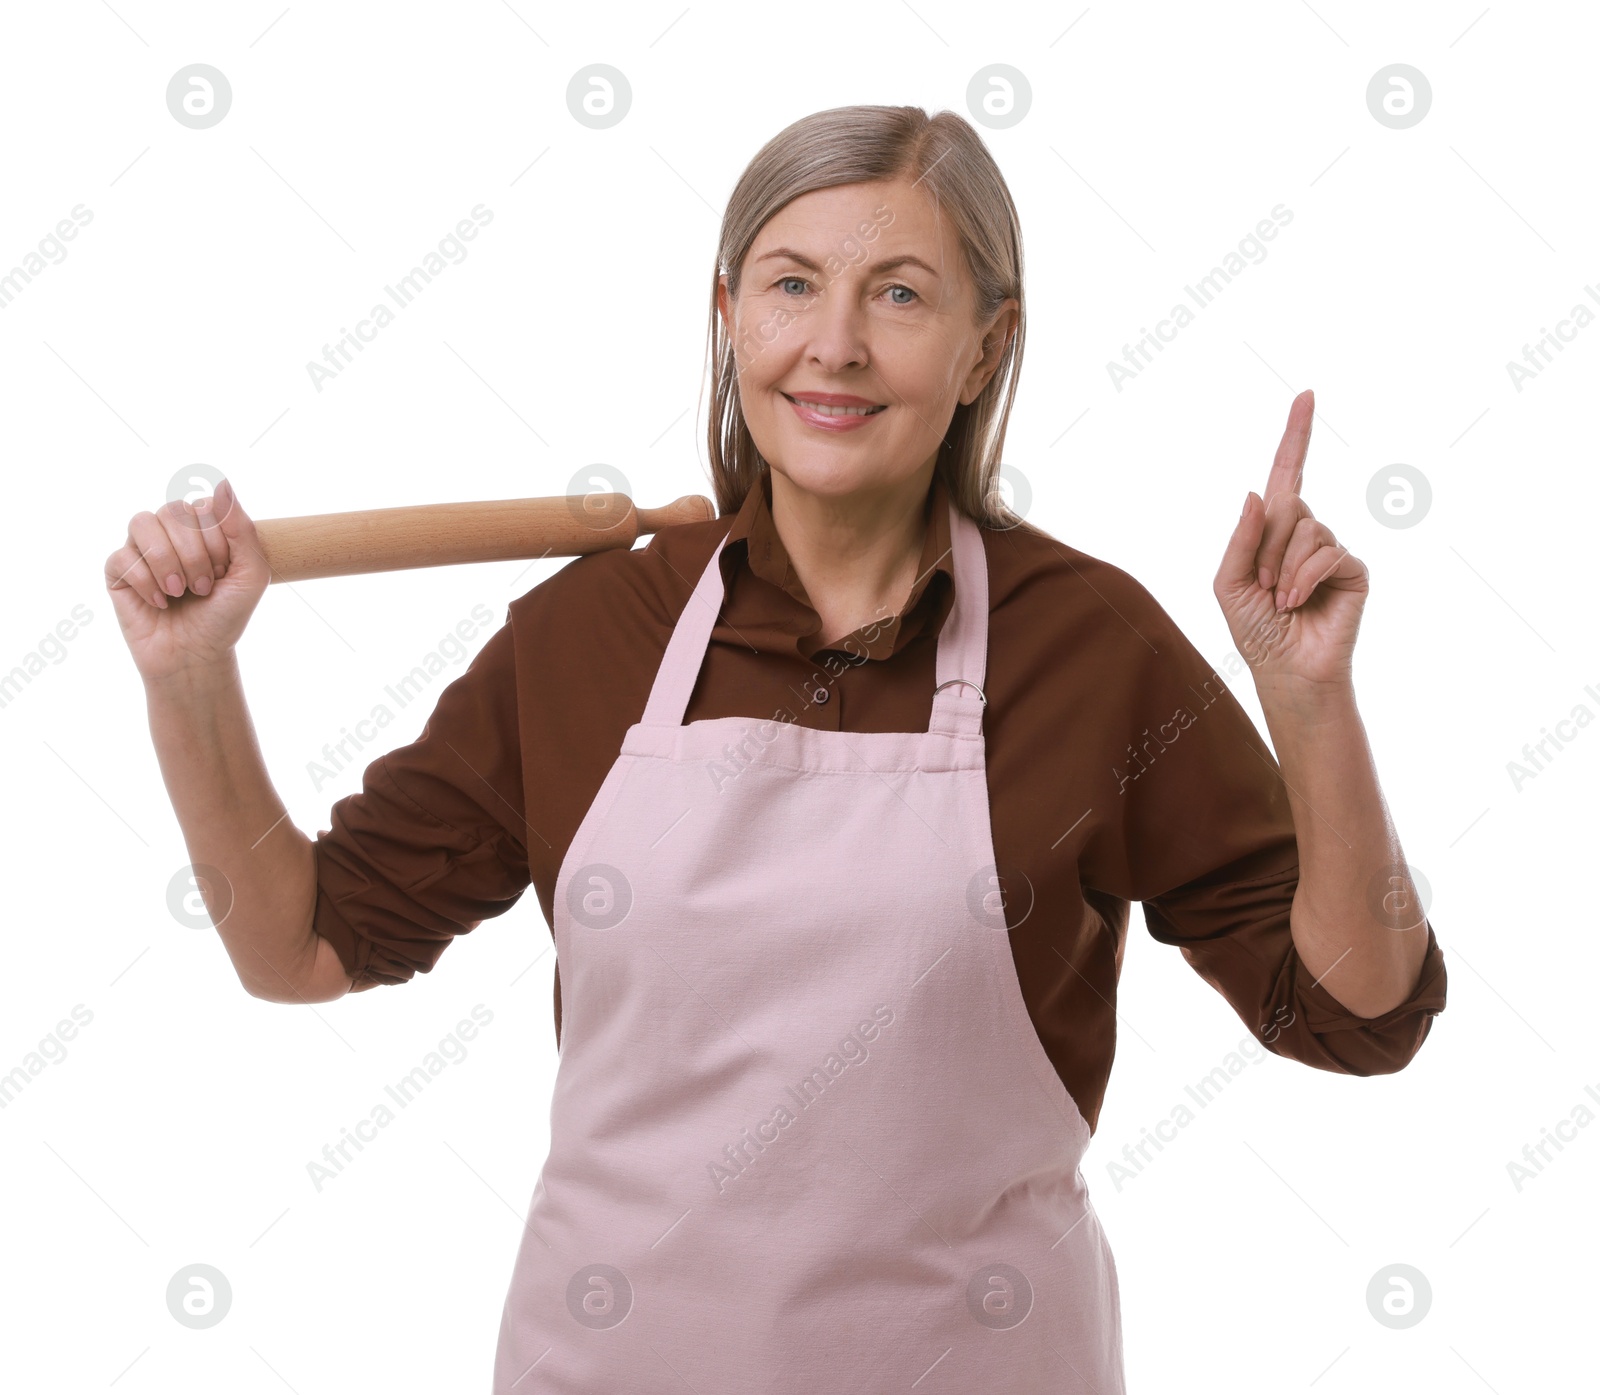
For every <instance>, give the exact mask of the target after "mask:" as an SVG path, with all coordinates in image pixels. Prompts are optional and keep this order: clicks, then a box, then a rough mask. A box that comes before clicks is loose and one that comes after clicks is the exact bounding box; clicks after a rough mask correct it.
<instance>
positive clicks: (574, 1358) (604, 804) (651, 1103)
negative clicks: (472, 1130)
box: [494, 504, 1123, 1395]
mask: <svg viewBox="0 0 1600 1395" xmlns="http://www.w3.org/2000/svg"><path fill="white" fill-rule="evenodd" d="M950 514H951V537H952V546H953V550H954V572H955V593H956V594H955V603H954V606H953V608H952V610H951V611H950V613H949V615H948V617H947V619H946V622H945V624H944V626H943V628H942V630H941V632H940V635H939V647H938V660H937V679H936V689H935V692H934V697H933V709H932V715H931V719H930V722H929V726H928V730H927V731H925V732H846V731H823V730H816V729H813V728H809V727H802V726H799V725H796V724H794V723H789V722H780V721H770V722H766V721H761V720H759V719H756V718H749V717H725V718H719V719H717V720H713V721H698V722H690V723H689V724H688V725H685V724H684V721H683V717H684V713H685V711H686V710H687V708H688V703H689V698H690V695H691V693H692V692H693V689H694V685H695V681H696V679H697V677H698V675H699V672H700V667H701V663H702V660H703V659H704V657H705V653H706V648H707V645H708V643H709V641H710V637H711V631H712V627H713V625H714V623H715V622H716V619H717V616H718V612H719V608H720V605H721V602H722V592H723V588H722V576H721V571H720V569H719V566H718V558H719V557H720V556H721V553H722V547H723V545H725V542H726V539H724V543H722V544H719V545H718V547H717V550H716V551H715V552H714V553H713V554H712V556H711V560H710V561H709V562H708V563H707V564H706V567H705V570H704V572H703V573H702V574H701V576H700V579H699V583H698V584H697V586H696V587H695V590H694V593H693V595H692V596H691V597H690V599H689V602H688V604H687V606H685V608H684V611H683V614H682V615H681V617H680V618H679V620H678V622H677V625H676V627H675V628H674V630H673V633H672V638H671V641H670V642H669V643H668V645H667V648H666V652H665V654H664V656H663V658H662V661H661V666H660V668H659V670H658V671H657V673H656V677H655V683H654V685H653V687H652V688H651V691H650V699H649V703H648V705H647V706H646V708H645V711H644V715H643V718H642V720H641V721H639V722H638V723H636V724H635V725H633V726H631V727H630V728H629V729H628V731H627V734H626V736H625V737H624V739H623V742H622V747H621V752H620V754H619V755H618V756H617V759H616V762H615V763H614V764H613V765H612V767H611V769H610V771H609V773H608V774H607V775H606V778H605V781H604V782H603V783H602V785H601V786H600V789H599V792H598V793H597V794H596V795H595V799H594V803H593V804H592V805H591V806H590V808H589V810H588V812H587V814H586V815H585V816H584V820H583V822H582V824H581V825H580V826H579V829H578V831H577V834H576V835H575V836H574V838H573V841H572V844H571V846H570V847H569V848H568V850H567V854H566V856H565V858H564V859H563V862H562V867H561V871H560V874H559V876H558V878H557V881H556V887H555V898H554V913H555V925H554V929H555V942H556V952H557V956H558V964H559V969H560V974H561V1002H562V1032H561V1047H560V1063H559V1066H558V1069H557V1072H556V1079H555V1086H554V1091H553V1094H552V1098H551V1106H550V1152H549V1156H548V1158H547V1159H546V1162H545V1165H544V1168H543V1170H542V1172H541V1175H540V1178H539V1182H538V1185H537V1186H536V1188H535V1189H534V1197H533V1203H532V1205H531V1206H530V1208H529V1211H528V1218H527V1222H526V1225H525V1229H524V1232H523V1237H522V1242H521V1245H520V1247H519V1250H518V1253H517V1259H516V1266H515V1269H514V1271H513V1273H512V1277H511V1284H510V1290H509V1292H508V1294H507V1297H506V1303H505V1309H504V1313H503V1316H502V1321H501V1325H500V1335H499V1345H498V1349H497V1352H496V1357H495V1368H494V1395H533V1392H535V1391H538V1392H556V1393H557V1395H618V1393H619V1392H623V1391H626V1392H628V1395H656V1393H657V1392H660V1395H735V1392H737V1395H757V1393H758V1392H772V1391H785V1392H787V1391H795V1392H806V1395H847V1393H848V1392H861V1395H889V1392H905V1391H912V1390H913V1389H914V1390H915V1391H916V1392H917V1393H918V1395H970V1392H971V1391H974V1390H979V1389H1002V1390H1007V1391H1011V1392H1015V1395H1045V1392H1062V1393H1063V1395H1069V1393H1070V1395H1078V1393H1079V1392H1091V1391H1092V1392H1095V1395H1122V1392H1123V1374H1122V1329H1121V1318H1120V1309H1119V1297H1118V1288H1117V1274H1116V1267H1115V1264H1114V1262H1113V1260H1112V1257H1111V1251H1110V1247H1109V1246H1108V1245H1107V1243H1106V1238H1105V1235H1104V1232H1103V1231H1102V1230H1101V1228H1100V1223H1099V1218H1098V1217H1097V1216H1096V1215H1095V1212H1094V1209H1093V1207H1092V1206H1091V1205H1090V1202H1089V1196H1088V1191H1087V1188H1086V1187H1085V1184H1084V1180H1083V1175H1082V1173H1081V1172H1080V1170H1079V1163H1080V1161H1081V1159H1082V1157H1083V1154H1084V1150H1085V1148H1086V1147H1087V1146H1088V1142H1089V1129H1088V1125H1087V1124H1086V1123H1085V1122H1084V1119H1083V1116H1082V1114H1081V1113H1080V1112H1079V1110H1078V1108H1077V1105H1076V1104H1074V1102H1073V1100H1072V1098H1071V1096H1070V1095H1069V1093H1068V1092H1067V1090H1066V1088H1065V1086H1063V1084H1062V1083H1061V1079H1060V1077H1059V1076H1058V1075H1057V1073H1056V1071H1055V1068H1054V1066H1053V1065H1052V1064H1051V1062H1050V1059H1049V1057H1048V1056H1047V1055H1046V1053H1045V1050H1044V1047H1043V1045H1042V1044H1041V1043H1040V1041H1039V1038H1038V1034H1037V1032H1036V1031H1035V1029H1034V1026H1033V1023H1032V1021H1031V1020H1030V1019H1029V1017H1028V1012H1027V1008H1026V1006H1025V1004H1024V1002H1023V999H1022V992H1021V989H1020V987H1019V986H1018V983H1017V975H1016V967H1015V963H1014V961H1013V958H1012V951H1011V945H1010V941H1009V938H1008V934H1007V928H1006V924H1005V917H1004V908H1003V906H1002V904H1001V896H1000V891H999V881H998V878H997V875H996V867H995V857H994V844H993V839H992V836H991V832H990V823H989V798H988V789H987V785H986V781H985V768H984V740H983V730H982V725H983V708H984V704H985V699H984V696H983V693H982V684H983V680H984V669H985V663H986V659H987V645H988V624H989V619H988V617H989V594H988V593H989V586H988V571H987V561H986V558H985V556H984V548H983V539H982V536H981V534H980V532H979V529H978V526H977V525H976V524H975V523H974V522H973V521H972V520H971V519H969V518H967V517H966V515H964V514H962V513H960V512H959V510H957V509H956V508H955V507H954V505H953V504H952V506H951V510H950Z"/></svg>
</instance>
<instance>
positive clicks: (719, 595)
mask: <svg viewBox="0 0 1600 1395" xmlns="http://www.w3.org/2000/svg"><path fill="white" fill-rule="evenodd" d="M755 487H757V488H759V487H760V486H759V485H757V486H755ZM949 505H950V546H951V552H952V560H953V570H954V572H955V603H954V604H953V605H952V607H951V609H950V613H949V615H947V616H946V617H945V622H944V625H943V627H942V628H941V629H940V631H939V650H938V657H937V659H936V661H935V666H934V673H935V677H934V695H933V711H932V714H931V716H930V719H929V722H928V730H929V731H930V732H941V733H944V734H946V735H951V736H959V735H974V736H975V735H978V734H979V733H980V732H981V731H982V729H983V708H984V705H985V701H986V699H985V698H984V696H983V679H984V672H985V668H986V666H987V661H988V647H989V568H988V559H987V558H986V556H985V555H984V550H983V536H982V534H981V533H980V531H979V529H978V525H977V524H976V523H974V522H973V521H972V520H971V519H970V518H968V517H967V516H966V515H965V514H964V513H962V512H961V511H960V510H959V509H958V508H956V505H955V500H954V499H950V500H949ZM727 542H728V539H727V536H726V535H724V536H723V538H722V541H721V542H719V543H718V544H717V546H716V549H715V551H713V552H712V554H711V558H710V560H709V561H708V562H707V563H706V565H705V569H704V570H703V571H702V572H701V573H700V580H699V582H698V583H697V584H696V585H695V588H694V593H693V594H692V595H691V596H690V597H689V603H688V605H686V606H685V607H684V609H683V613H682V614H681V615H680V616H679V617H678V623H677V624H676V625H675V626H674V627H673V631H672V638H671V639H670V640H668V642H667V649H666V653H665V654H663V655H662V659H661V667H660V668H658V669H657V670H656V678H655V683H654V684H653V685H652V686H651V689H650V700H649V702H648V703H647V704H646V705H645V709H644V716H643V718H642V719H641V721H642V724H643V725H644V726H649V727H663V726H664V727H677V726H682V725H683V715H684V713H685V712H686V711H688V708H689V697H690V695H691V694H692V693H693V691H694V685H695V682H696V680H697V679H698V678H699V676H700V668H701V665H702V664H703V663H704V661H705V656H706V650H707V648H708V647H709V646H710V643H711V631H712V629H713V628H714V627H715V625H716V623H717V618H718V616H719V615H720V614H721V610H722V602H723V600H724V592H723V583H722V569H721V567H720V566H719V565H718V561H719V559H720V558H721V556H722V549H723V548H724V547H726V546H727Z"/></svg>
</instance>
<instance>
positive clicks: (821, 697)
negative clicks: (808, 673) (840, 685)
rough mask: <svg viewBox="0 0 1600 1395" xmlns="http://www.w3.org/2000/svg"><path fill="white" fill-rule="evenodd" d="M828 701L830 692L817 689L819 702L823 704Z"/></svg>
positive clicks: (824, 689)
mask: <svg viewBox="0 0 1600 1395" xmlns="http://www.w3.org/2000/svg"><path fill="white" fill-rule="evenodd" d="M827 700H828V690H827V689H826V688H818V689H817V701H818V702H819V703H821V702H826V701H827Z"/></svg>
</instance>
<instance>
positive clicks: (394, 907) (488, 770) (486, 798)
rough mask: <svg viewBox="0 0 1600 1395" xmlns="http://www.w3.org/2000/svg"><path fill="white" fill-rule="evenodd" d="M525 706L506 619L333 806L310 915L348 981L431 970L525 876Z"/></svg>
mask: <svg viewBox="0 0 1600 1395" xmlns="http://www.w3.org/2000/svg"><path fill="white" fill-rule="evenodd" d="M517 710H518V709H517V691H516V673H515V668H514V665H513V661H512V632H511V626H510V625H509V624H506V625H504V626H502V627H501V629H499V630H498V631H497V632H496V633H495V634H494V635H492V636H491V637H490V639H489V640H488V642H487V643H486V644H485V645H484V646H483V648H482V649H481V650H480V651H479V652H478V654H477V656H476V657H475V658H474V659H473V661H472V663H471V664H470V665H469V666H468V667H467V669H466V671H465V672H463V673H462V674H461V675H460V676H459V677H458V678H456V679H455V680H454V681H453V682H452V683H450V684H449V686H448V687H446V688H445V689H444V690H443V691H442V692H441V693H440V694H439V698H438V702H437V704H436V705H435V707H434V709H433V712H432V714H431V715H430V716H429V718H428V721H427V724H426V725H425V726H424V727H423V730H422V734H421V735H420V736H419V737H418V738H417V739H416V740H415V741H414V742H412V743H411V744H410V745H409V746H403V747H401V748H399V749H398V750H394V751H391V752H389V753H388V754H387V755H384V756H380V757H379V758H378V759H376V760H374V761H373V762H372V763H371V764H370V765H369V766H368V767H367V769H366V772H365V774H364V776H363V778H362V788H361V791H360V792H359V793H357V794H352V795H349V796H347V797H345V798H344V799H341V800H339V801H338V803H336V804H335V805H334V806H333V808H332V810H331V812H330V815H329V818H330V827H329V828H328V829H326V830H324V831H323V832H321V833H319V834H318V835H317V837H316V840H315V842H314V843H313V848H314V851H315V858H316V871H317V901H316V912H315V918H314V920H313V922H312V924H313V928H314V929H315V930H316V932H317V934H319V935H321V936H322V937H323V938H324V939H326V940H327V941H328V942H329V943H330V944H332V945H333V947H334V950H335V951H336V952H337V954H338V955H339V959H340V962H341V963H342V964H343V965H344V968H345V971H346V972H347V973H348V974H349V975H350V976H351V979H352V991H360V990H363V989H367V988H372V987H375V986H377V985H378V984H399V983H404V982H406V981H407V980H408V979H410V978H411V977H412V976H413V975H415V974H418V973H427V972H428V971H429V970H430V969H431V968H432V967H433V965H434V964H435V963H436V962H437V961H438V959H439V956H440V955H441V954H443V953H444V950H445V947H446V946H447V945H449V943H450V942H451V940H452V939H454V938H455V937H456V936H457V935H461V934H464V933H466V932H467V931H469V930H471V929H473V928H474V927H475V926H477V925H478V924H479V923H480V922H482V921H483V920H486V919H488V918H489V917H491V916H497V915H500V914H502V913H503V912H505V911H507V910H509V909H510V908H511V907H512V906H513V905H515V904H516V902H517V900H518V898H519V897H520V896H521V895H522V892H523V891H524V890H525V889H526V888H527V885H528V880H529V877H528V859H527V851H526V839H525V825H524V809H525V804H524V800H523V788H522V766H521V758H520V742H519V739H518V729H517Z"/></svg>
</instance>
